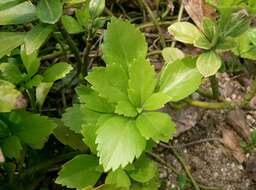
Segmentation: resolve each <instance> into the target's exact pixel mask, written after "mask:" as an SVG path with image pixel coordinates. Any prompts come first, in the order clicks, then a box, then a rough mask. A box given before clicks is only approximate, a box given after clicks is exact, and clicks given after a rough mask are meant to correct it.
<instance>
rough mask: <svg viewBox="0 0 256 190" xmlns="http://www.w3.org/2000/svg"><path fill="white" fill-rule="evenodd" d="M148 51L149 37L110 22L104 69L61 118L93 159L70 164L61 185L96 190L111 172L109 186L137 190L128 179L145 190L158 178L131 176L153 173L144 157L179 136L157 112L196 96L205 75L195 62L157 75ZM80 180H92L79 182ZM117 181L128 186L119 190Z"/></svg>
mask: <svg viewBox="0 0 256 190" xmlns="http://www.w3.org/2000/svg"><path fill="white" fill-rule="evenodd" d="M147 51H148V49H147V43H146V41H145V37H144V36H143V34H142V33H140V32H139V31H138V30H137V29H136V28H135V26H133V25H132V24H130V23H128V22H125V21H122V20H119V19H117V18H112V19H111V22H110V23H109V24H108V27H107V30H106V31H105V33H104V44H103V59H104V61H105V63H106V67H95V68H93V69H92V71H91V72H90V73H89V75H88V76H87V77H86V78H85V79H86V81H87V82H88V83H89V85H88V86H84V85H81V86H78V87H77V88H76V93H77V95H78V99H79V102H78V103H77V104H75V105H73V107H71V108H68V109H67V110H66V113H64V115H63V121H64V124H65V125H66V126H67V127H69V128H70V129H72V130H73V131H75V132H76V133H81V134H82V135H83V137H84V143H85V144H86V145H87V146H88V147H89V148H90V150H91V155H88V154H82V155H79V156H77V157H75V158H74V159H73V160H71V161H69V162H68V163H66V164H65V165H64V167H63V169H62V170H61V171H60V173H59V177H58V178H57V180H56V182H57V183H60V184H62V185H66V186H68V187H72V188H78V189H81V188H84V187H86V186H94V185H95V184H96V182H97V181H98V179H99V178H100V176H101V175H102V174H103V172H109V173H108V176H107V178H106V181H105V183H113V184H119V186H122V187H125V188H128V189H129V188H130V189H136V188H135V187H134V186H133V185H132V184H133V182H130V179H132V180H133V181H135V182H139V183H142V184H144V183H148V182H149V181H150V180H152V179H153V178H154V175H155V174H154V173H157V172H153V171H155V170H152V169H151V170H150V169H149V170H150V171H152V173H153V174H152V176H151V177H148V178H146V179H144V178H145V176H144V175H145V173H143V174H142V173H140V175H139V174H138V173H137V175H133V174H134V173H136V172H138V171H139V169H140V170H142V171H144V170H145V168H148V167H149V168H152V163H151V162H152V161H147V160H148V158H147V157H146V156H145V154H144V153H145V152H146V150H148V148H149V147H151V146H152V143H159V142H160V141H163V142H168V141H169V140H170V139H172V136H173V134H174V132H175V124H174V122H173V121H172V119H171V117H170V116H169V115H168V114H167V113H163V112H161V111H159V109H161V108H162V107H163V106H164V105H165V104H166V103H167V102H170V101H173V102H176V101H179V100H181V99H183V98H185V97H187V96H189V95H190V94H192V93H193V92H194V91H195V90H197V88H198V87H199V85H200V83H201V79H202V75H201V74H200V73H199V72H198V70H197V68H196V60H195V59H193V58H184V59H178V60H176V61H175V62H173V63H172V64H166V65H165V66H164V69H163V70H162V71H161V73H160V74H158V73H156V72H155V70H154V67H153V66H152V65H151V64H150V62H149V61H148V60H147V58H146V57H147ZM135 160H136V161H135ZM134 161H135V162H134ZM143 163H149V164H146V165H147V166H145V164H143ZM150 163H151V164H150ZM79 165H80V167H79ZM153 165H154V164H153ZM71 168H72V169H71ZM143 168H144V170H143ZM71 170H72V171H71ZM82 171H84V173H83V172H82ZM71 172H73V173H71ZM75 172H77V173H76V174H74V173H75ZM88 172H89V173H88ZM144 172H146V171H144ZM146 173H147V172H146ZM150 173H151V172H150ZM82 174H83V175H86V176H87V177H88V175H89V176H90V177H88V178H90V180H89V179H88V181H87V180H84V181H79V180H78V176H79V175H82ZM138 175H139V177H138ZM75 176H76V177H75ZM113 176H115V177H113ZM117 176H119V177H120V176H122V177H120V178H121V179H122V180H124V179H125V181H126V183H125V184H126V185H120V182H118V181H120V180H121V179H120V180H117V179H118V178H117ZM146 176H147V175H146ZM87 177H84V178H87ZM75 178H76V179H77V181H76V179H75ZM141 178H143V180H141ZM78 181H79V182H78ZM127 181H129V182H127ZM153 187H154V186H152V187H151V188H150V189H157V187H154V188H153Z"/></svg>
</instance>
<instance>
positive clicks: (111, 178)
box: [105, 168, 131, 189]
mask: <svg viewBox="0 0 256 190" xmlns="http://www.w3.org/2000/svg"><path fill="white" fill-rule="evenodd" d="M105 184H112V185H115V186H116V187H124V188H126V189H129V187H130V185H131V181H130V179H129V176H128V175H127V174H126V173H125V171H124V170H123V169H121V168H119V169H118V170H116V171H111V172H109V173H108V175H107V177H106V180H105Z"/></svg>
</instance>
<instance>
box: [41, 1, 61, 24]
mask: <svg viewBox="0 0 256 190" xmlns="http://www.w3.org/2000/svg"><path fill="white" fill-rule="evenodd" d="M62 11H63V10H62V3H61V1H60V0H39V2H38V4H37V7H36V12H37V16H38V18H39V19H40V20H41V21H42V22H43V23H48V24H55V23H56V22H57V21H58V20H59V19H60V17H61V15H62Z"/></svg>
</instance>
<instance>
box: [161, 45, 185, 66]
mask: <svg viewBox="0 0 256 190" xmlns="http://www.w3.org/2000/svg"><path fill="white" fill-rule="evenodd" d="M162 55H163V58H164V61H165V63H166V64H170V63H172V62H174V61H176V60H178V59H183V58H184V57H185V55H184V53H183V52H182V51H181V50H180V49H178V48H172V47H167V48H164V49H163V51H162Z"/></svg>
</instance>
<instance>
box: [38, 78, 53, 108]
mask: <svg viewBox="0 0 256 190" xmlns="http://www.w3.org/2000/svg"><path fill="white" fill-rule="evenodd" d="M52 85H53V82H41V83H40V84H39V85H38V86H37V87H36V102H37V104H38V105H39V106H40V108H41V107H42V106H43V104H44V101H45V99H46V97H47V95H48V93H49V92H50V90H51V88H52Z"/></svg>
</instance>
